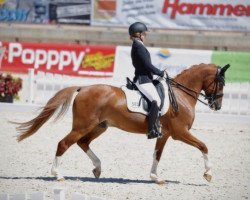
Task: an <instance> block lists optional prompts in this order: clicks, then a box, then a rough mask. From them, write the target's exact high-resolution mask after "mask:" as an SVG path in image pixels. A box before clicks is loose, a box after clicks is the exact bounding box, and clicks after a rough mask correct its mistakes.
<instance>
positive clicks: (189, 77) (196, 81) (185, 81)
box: [174, 68, 204, 93]
mask: <svg viewBox="0 0 250 200" xmlns="http://www.w3.org/2000/svg"><path fill="white" fill-rule="evenodd" d="M203 76H204V73H202V70H201V69H200V68H196V69H195V68H191V69H189V70H185V72H183V73H181V74H180V75H178V76H177V77H176V78H175V79H174V80H175V81H176V82H178V83H180V84H182V85H184V86H185V87H187V88H189V89H192V90H194V91H196V92H197V93H200V92H201V89H202V84H203V80H204V77H203Z"/></svg>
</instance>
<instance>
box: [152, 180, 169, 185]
mask: <svg viewBox="0 0 250 200" xmlns="http://www.w3.org/2000/svg"><path fill="white" fill-rule="evenodd" d="M155 183H157V184H158V185H165V184H166V181H164V180H161V179H159V180H155Z"/></svg>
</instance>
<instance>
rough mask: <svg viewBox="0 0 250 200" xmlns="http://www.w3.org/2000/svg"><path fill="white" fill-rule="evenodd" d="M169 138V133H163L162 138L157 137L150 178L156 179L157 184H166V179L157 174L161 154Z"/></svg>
mask: <svg viewBox="0 0 250 200" xmlns="http://www.w3.org/2000/svg"><path fill="white" fill-rule="evenodd" d="M168 138H169V135H168V134H166V133H165V134H163V137H162V138H159V139H157V141H156V145H155V151H154V154H153V164H152V168H151V172H150V178H151V180H153V181H155V182H156V183H157V184H164V183H165V180H163V179H161V178H159V177H158V175H157V166H158V163H159V161H160V159H161V154H162V151H163V149H164V146H165V144H166V142H167V139H168Z"/></svg>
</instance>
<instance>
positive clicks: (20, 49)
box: [0, 42, 116, 77]
mask: <svg viewBox="0 0 250 200" xmlns="http://www.w3.org/2000/svg"><path fill="white" fill-rule="evenodd" d="M0 48H1V49H2V51H1V52H2V53H1V54H2V55H1V56H0V58H2V59H0V71H10V72H18V73H27V71H28V69H29V68H34V69H36V70H39V71H44V72H50V73H57V74H65V75H73V76H88V77H89V76H94V77H112V76H113V70H114V59H115V48H116V47H115V46H92V45H77V44H53V43H52V44H51V43H26V42H0Z"/></svg>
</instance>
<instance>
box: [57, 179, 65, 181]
mask: <svg viewBox="0 0 250 200" xmlns="http://www.w3.org/2000/svg"><path fill="white" fill-rule="evenodd" d="M57 181H58V182H63V181H65V178H59V179H57Z"/></svg>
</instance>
